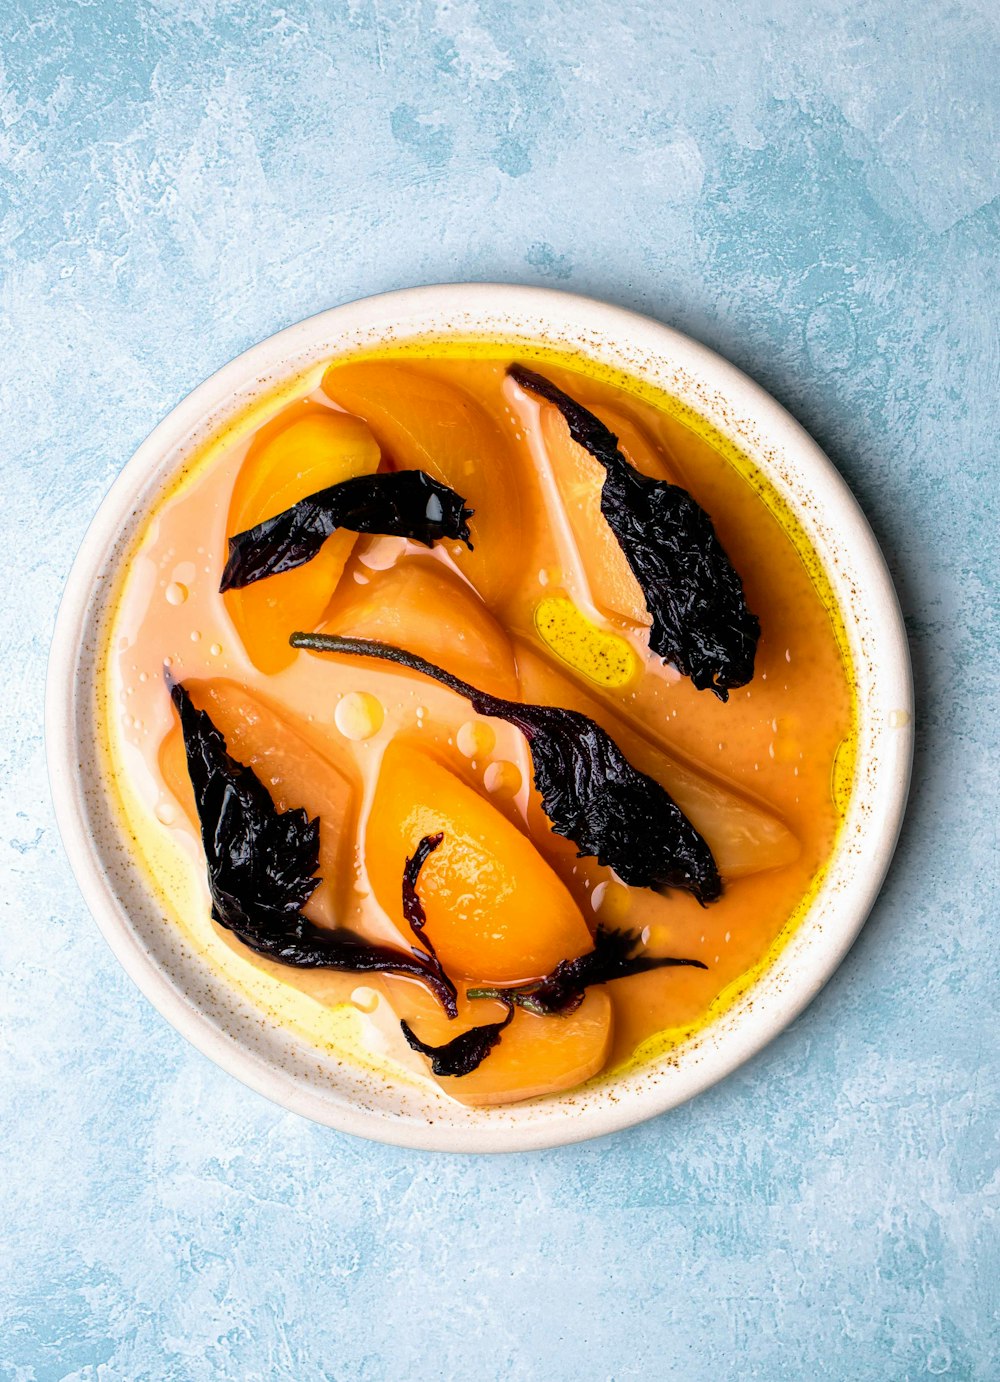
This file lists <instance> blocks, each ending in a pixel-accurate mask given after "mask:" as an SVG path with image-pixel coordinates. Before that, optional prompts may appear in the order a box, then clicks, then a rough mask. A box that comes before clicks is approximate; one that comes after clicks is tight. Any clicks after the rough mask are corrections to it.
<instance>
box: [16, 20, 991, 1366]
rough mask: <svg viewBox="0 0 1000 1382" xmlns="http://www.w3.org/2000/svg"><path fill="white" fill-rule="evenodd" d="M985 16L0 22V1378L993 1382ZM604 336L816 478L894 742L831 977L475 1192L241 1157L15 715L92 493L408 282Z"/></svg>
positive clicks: (497, 1166) (334, 1158)
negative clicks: (851, 531)
mask: <svg viewBox="0 0 1000 1382" xmlns="http://www.w3.org/2000/svg"><path fill="white" fill-rule="evenodd" d="M996 13H997V12H996V10H995V8H994V6H993V5H991V4H988V3H986V0H981V2H979V0H977V2H973V3H970V2H969V0H967V2H966V3H964V4H947V3H943V0H915V3H912V2H910V0H905V2H904V0H890V2H889V3H886V2H885V0H874V3H843V0H751V2H750V3H749V4H748V5H746V4H744V5H736V4H732V3H725V2H724V0H715V2H714V3H704V4H690V3H678V0H666V3H655V2H651V3H643V4H632V5H628V4H626V5H624V6H623V5H621V4H615V3H607V0H595V2H594V3H590V4H586V5H583V4H580V5H571V4H567V3H552V0H547V3H542V2H540V0H539V2H536V3H526V2H525V0H513V3H511V0H482V2H481V3H477V0H438V3H436V4H435V3H433V0H426V2H425V3H412V4H411V3H403V4H401V3H395V2H394V0H346V3H341V2H338V3H333V4H326V5H320V4H292V5H290V6H289V7H288V8H278V7H277V6H272V5H269V4H259V5H253V4H246V3H232V2H231V0H150V3H144V4H141V5H138V6H135V5H132V4H117V3H113V0H97V2H96V3H93V2H92V3H89V4H87V3H78V2H77V0H7V3H6V5H5V6H4V9H3V17H2V19H0V30H2V38H3V43H2V59H0V220H2V235H0V256H2V259H0V272H2V309H3V312H2V321H0V332H2V336H0V340H2V346H0V351H2V359H0V400H2V410H0V416H2V418H3V451H4V502H3V504H2V506H0V521H2V523H3V527H4V531H5V534H6V536H5V538H4V541H5V550H6V555H7V567H8V572H9V575H8V579H7V582H6V591H5V595H4V599H3V601H2V605H3V609H2V618H3V621H4V634H3V639H4V641H3V651H4V667H5V676H4V691H3V696H2V706H0V715H2V726H0V753H2V764H3V773H2V776H3V781H4V797H3V804H2V818H0V819H2V825H0V854H2V857H3V860H4V865H5V869H6V870H7V874H8V881H7V882H6V883H5V884H4V887H3V890H2V899H3V905H4V908H5V921H4V923H3V928H2V930H0V946H2V959H3V970H4V971H5V977H4V981H3V982H4V991H3V992H4V996H3V1036H2V1040H3V1067H2V1076H0V1079H2V1123H0V1126H2V1128H3V1134H2V1137H3V1143H4V1144H5V1145H4V1150H3V1156H4V1159H5V1162H6V1165H5V1168H4V1170H3V1173H2V1177H0V1184H2V1192H0V1193H2V1197H3V1201H2V1209H0V1227H2V1244H0V1255H2V1259H3V1267H2V1269H0V1375H2V1377H3V1378H5V1379H18V1382H29V1379H35V1380H37V1382H41V1380H42V1379H57V1378H76V1379H100V1380H101V1382H109V1380H110V1379H127V1380H128V1382H132V1380H133V1379H135V1380H136V1382H138V1380H139V1379H155V1380H157V1382H158V1380H159V1379H178V1382H201V1379H215V1378H233V1379H240V1380H241V1382H242V1380H243V1379H258V1378H259V1379H272V1378H279V1379H290V1380H291V1382H314V1380H315V1379H322V1378H336V1379H349V1380H351V1382H355V1380H356V1382H383V1379H393V1380H395V1379H405V1382H422V1379H437V1378H444V1379H467V1378H469V1379H471V1378H477V1379H480V1378H481V1379H504V1382H506V1380H507V1379H511V1380H513V1379H517V1380H518V1382H521V1379H539V1380H544V1382H579V1380H580V1379H585V1380H587V1382H589V1379H616V1380H622V1379H628V1378H642V1379H656V1380H657V1382H659V1379H681V1382H719V1379H730V1378H732V1379H744V1378H751V1377H753V1378H764V1379H771V1378H791V1379H798V1378H812V1377H820V1378H831V1379H837V1380H838V1382H839V1380H840V1379H873V1382H883V1379H897V1378H899V1379H902V1378H906V1379H910V1378H922V1377H924V1376H925V1375H932V1376H942V1375H943V1376H947V1377H949V1378H954V1379H958V1378H976V1379H996V1378H997V1377H1000V1365H998V1363H997V1362H996V1351H997V1324H998V1298H997V1282H998V1273H1000V1264H998V1255H997V1217H996V1216H997V1196H996V1191H997V1186H998V1171H997V1127H998V1111H1000V1110H998V1103H997V1074H998V1059H997V1055H998V1052H997V1042H996V1014H995V1004H996V1001H997V996H998V995H997V972H998V968H1000V956H998V943H997V935H996V915H995V914H996V900H995V899H996V885H997V845H996V817H995V814H992V813H991V811H990V809H989V805H988V803H989V802H990V799H991V796H992V798H993V801H994V803H995V772H996V766H997V757H996V748H997V735H996V726H997V722H998V712H1000V706H998V703H997V672H996V664H997V657H998V653H1000V646H998V636H997V627H996V624H995V622H993V598H992V597H993V595H995V590H993V591H991V582H992V580H993V574H994V573H993V569H992V568H991V560H993V559H995V557H996V555H997V536H996V532H997V505H996V498H997V485H996V437H997V432H998V422H1000V418H998V408H997V394H998V345H997V335H996V319H995V308H996V303H997V291H996V284H997V269H998V260H997V249H998V236H997V229H998V202H997V200H996V196H997V192H998V182H1000V164H998V158H997V148H998V101H997V91H996V85H995V84H996V79H997V71H998V64H1000V53H998V27H997V17H996ZM466 278H468V279H477V278H478V279H505V280H511V281H524V282H539V283H547V284H554V285H557V286H564V287H566V288H572V289H577V290H579V291H582V292H585V293H592V294H595V295H597V296H599V297H605V298H608V299H611V300H613V301H616V302H620V303H624V304H626V305H628V306H632V307H637V308H639V309H641V310H644V311H648V312H650V313H652V314H654V315H656V316H658V317H661V318H662V319H664V320H666V321H669V322H671V323H673V324H675V325H677V326H679V327H681V328H682V329H684V330H687V331H689V332H691V333H692V334H693V335H695V336H696V337H698V338H699V339H701V340H703V341H705V342H707V343H708V344H710V345H712V346H714V347H716V348H717V349H718V350H720V351H722V352H723V353H724V354H726V355H728V356H729V357H730V358H731V359H733V360H734V361H736V363H738V364H739V365H741V366H743V367H744V368H745V369H747V370H748V371H749V372H750V373H751V374H753V375H755V376H756V377H757V378H758V379H759V380H760V381H761V382H762V383H764V384H765V385H766V386H767V387H768V388H770V389H771V390H772V391H773V392H774V393H775V394H776V396H777V397H778V398H779V399H781V400H782V401H783V402H784V403H786V404H787V405H788V406H789V407H790V408H791V409H792V411H793V412H794V413H795V414H796V415H797V416H798V417H799V418H800V419H801V420H802V421H803V422H804V423H805V424H806V426H807V427H809V428H810V429H811V430H812V432H813V433H814V434H815V435H816V436H817V437H818V438H819V440H820V441H821V442H822V443H823V444H824V445H825V446H826V448H827V449H828V450H829V452H830V453H831V455H832V456H833V457H834V459H835V460H836V462H837V463H838V464H839V466H840V467H841V469H842V470H843V472H844V474H845V475H846V476H847V478H848V479H849V480H850V482H851V484H852V485H853V486H854V488H855V490H856V492H857V493H858V495H859V496H860V498H861V500H862V502H863V503H864V505H865V507H866V509H867V511H868V513H869V514H870V516H871V518H872V521H873V523H874V526H875V528H876V530H877V532H878V535H879V537H880V539H881V541H882V543H883V545H884V547H885V550H886V553H887V555H888V558H889V561H890V564H891V566H892V569H893V572H894V575H895V577H896V580H897V582H898V586H899V590H900V595H901V599H902V603H903V607H904V610H905V613H906V616H907V622H908V627H909V629H910V633H911V635H912V641H913V652H914V658H915V664H916V674H917V685H918V697H919V710H920V727H919V739H918V752H917V760H916V774H915V787H914V793H913V800H912V805H911V809H910V814H909V817H908V821H907V825H906V829H905V833H904V837H903V841H902V844H901V848H900V851H899V854H898V856H897V860H896V863H895V866H894V868H893V871H892V874H891V877H890V880H889V883H888V885H887V887H886V889H885V892H884V894H883V896H882V899H881V901H880V902H879V905H878V907H877V909H876V912H875V914H874V916H873V918H872V920H871V922H870V923H869V925H868V927H867V928H866V930H865V932H864V934H863V936H862V938H861V940H860V941H859V943H858V945H857V946H856V947H855V949H854V951H853V953H852V955H851V956H850V958H849V960H848V961H847V963H846V964H845V965H844V967H843V969H842V970H841V971H840V973H839V974H838V975H837V976H836V978H835V979H834V981H833V982H832V983H831V984H830V985H829V987H828V988H827V990H826V991H825V992H824V993H823V995H822V996H821V997H820V998H819V1000H818V1001H817V1002H816V1003H814V1004H813V1006H812V1007H811V1009H810V1010H809V1011H808V1012H807V1013H806V1014H805V1015H804V1016H803V1017H802V1019H801V1020H800V1021H798V1022H797V1023H796V1024H795V1026H794V1027H793V1028H792V1029H791V1030H790V1031H788V1032H787V1033H786V1034H785V1035H784V1036H783V1037H782V1038H781V1039H780V1040H778V1041H776V1042H775V1043H774V1045H773V1046H772V1047H771V1048H770V1049H769V1050H768V1051H767V1052H765V1053H764V1054H763V1055H762V1056H761V1057H759V1058H758V1059H757V1060H755V1061H754V1062H753V1063H752V1064H751V1065H750V1066H749V1067H747V1068H746V1069H744V1070H743V1071H742V1072H741V1073H739V1074H738V1075H737V1076H735V1077H734V1078H732V1079H730V1080H729V1081H727V1082H726V1083H725V1084H724V1085H722V1086H721V1087H718V1088H716V1089H714V1090H713V1091H712V1092H710V1093H709V1094H707V1095H704V1096H703V1097H702V1098H700V1099H698V1100H697V1101H696V1102H695V1103H693V1104H691V1105H690V1106H688V1107H686V1108H684V1109H681V1110H680V1111H678V1112H676V1113H673V1114H671V1115H668V1116H667V1117H664V1118H661V1119H660V1120H658V1121H656V1122H654V1123H652V1124H649V1125H647V1126H645V1127H642V1128H638V1129H636V1130H634V1131H633V1132H631V1133H628V1134H625V1135H622V1136H618V1137H615V1138H613V1139H609V1140H607V1141H604V1142H601V1143H595V1144H591V1145H589V1146H586V1147H582V1148H575V1149H573V1148H571V1149H565V1150H561V1151H555V1152H550V1153H545V1154H537V1155H524V1156H516V1157H510V1158H508V1159H504V1160H488V1159H485V1160H475V1159H472V1158H467V1157H447V1156H430V1155H419V1154H416V1153H410V1152H406V1151H397V1150H392V1149H386V1148H380V1147H377V1146H369V1145H366V1144H363V1143H360V1142H355V1141H352V1140H350V1139H347V1138H344V1137H338V1136H336V1135H334V1134H332V1133H330V1132H326V1131H324V1130H322V1129H319V1128H316V1127H313V1126H310V1125H309V1124H307V1123H305V1122H302V1121H300V1120H299V1119H297V1118H295V1117H292V1116H290V1115H288V1114H285V1113H283V1112H281V1111H280V1110H279V1109H277V1108H274V1107H272V1106H270V1105H269V1104H267V1103H266V1102H264V1100H262V1099H260V1098H258V1097H257V1096H255V1095H253V1094H250V1093H248V1092H247V1091H246V1090H244V1089H243V1088H241V1087H240V1086H239V1085H238V1084H237V1083H236V1082H235V1081H233V1080H232V1079H230V1078H229V1077H228V1076H226V1075H224V1074H222V1073H221V1072H220V1071H218V1070H216V1069H215V1068H214V1067H213V1066H211V1065H210V1064H209V1063H208V1062H207V1061H205V1060H204V1059H203V1058H202V1057H201V1056H199V1055H197V1054H196V1053H195V1052H194V1051H193V1050H191V1049H190V1048H189V1047H188V1046H186V1045H185V1044H184V1042H183V1041H182V1040H181V1039H180V1038H179V1037H178V1036H176V1035H175V1034H174V1033H173V1031H172V1030H170V1029H169V1028H168V1027H167V1026H166V1025H165V1024H164V1023H163V1022H162V1021H161V1020H160V1019H159V1018H158V1017H157V1016H156V1014H155V1013H154V1012H153V1011H152V1010H151V1009H150V1008H149V1007H148V1005H147V1004H146V1003H145V1001H144V1000H143V999H142V998H140V996H139V994H138V993H137V992H136V991H135V990H134V989H133V987H132V986H131V984H130V983H129V981H128V980H127V979H126V978H125V977H124V975H123V974H122V973H120V972H119V970H118V968H117V966H116V964H115V962H114V961H113V959H112V957H111V955H110V953H109V952H108V950H107V949H106V947H105V946H104V943H103V942H102V941H101V939H100V938H99V936H98V934H97V931H96V929H95V927H94V926H93V924H92V922H91V921H90V919H89V917H88V916H87V914H86V912H85V909H84V907H83V905H82V903H81V901H80V899H79V896H78V894H77V891H76V888H75V886H74V884H73V881H72V879H71V877H70V874H69V870H68V867H67V865H66V862H65V860H64V859H63V856H62V853H61V851H60V846H59V842H58V840H57V838H56V835H55V831H54V828H53V824H52V817H51V812H50V807H49V803H48V799H47V793H46V788H45V783H44V768H43V750H42V739H41V728H40V719H41V714H40V702H41V693H42V680H43V672H44V664H45V655H46V647H47V641H48V637H49V632H50V628H51V622H52V618H53V612H54V608H55V605H56V602H57V599H58V595H59V592H60V587H61V583H62V581H63V579H64V577H65V574H66V572H67V570H68V567H69V564H70V561H71V559H72V557H73V554H74V552H75V550H76V548H77V545H78V543H79V541H80V539H81V537H82V535H83V532H84V529H85V526H86V524H87V521H88V519H89V517H90V515H91V514H92V512H93V511H94V509H95V508H96V506H97V504H98V502H99V501H100V498H101V496H102V495H103V493H104V492H105V490H106V488H107V486H108V484H109V483H110V481H111V479H112V477H113V476H114V474H115V473H116V471H117V470H118V469H119V467H120V466H121V465H122V464H123V462H124V461H125V460H126V458H127V457H128V456H129V454H130V453H131V451H132V450H133V448H134V447H135V446H136V445H137V443H138V442H139V441H140V440H141V439H142V437H143V436H144V435H145V434H146V432H147V431H149V429H150V428H151V426H152V425H153V424H154V422H156V420H157V419H159V418H160V416H161V415H162V414H163V413H164V412H166V411H167V410H168V409H169V408H170V407H171V406H172V405H173V404H174V403H175V402H176V400H177V399H179V398H180V397H181V396H182V395H183V394H184V393H185V392H186V391H187V390H188V389H190V388H191V387H192V386H193V385H194V384H196V383H197V382H198V381H199V380H200V379H202V378H203V377H204V376H205V375H206V374H208V373H209V372H210V371H211V370H213V369H214V368H215V367H216V366H218V365H219V364H221V363H223V362H224V361H225V360H227V359H229V358H230V357H231V356H232V355H233V354H235V353H236V352H237V351H239V350H242V349H243V348H244V347H245V346H247V345H249V344H251V343H252V342H254V341H256V340H257V339H259V338H260V337H262V336H265V335H267V334H269V333H270V332H272V331H274V330H275V329H276V328H278V327H280V326H283V325H285V324H287V323H289V322H291V321H294V320H296V319H297V318H299V317H301V316H304V315H307V314H308V313H311V312H313V311H315V310H317V309H318V308H320V307H323V306H327V305H330V304H333V303H336V302H341V301H344V300H346V299H349V298H353V297H356V296H359V295H362V294H366V293H371V292H375V291H379V290H382V289H387V288H392V287H396V286H402V285H407V284H416V283H424V282H435V281H440V280H447V279H466Z"/></svg>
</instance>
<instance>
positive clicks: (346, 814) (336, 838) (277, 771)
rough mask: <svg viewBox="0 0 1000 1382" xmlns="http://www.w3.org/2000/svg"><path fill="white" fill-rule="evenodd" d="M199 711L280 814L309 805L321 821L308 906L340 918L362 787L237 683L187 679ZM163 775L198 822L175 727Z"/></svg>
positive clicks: (166, 745)
mask: <svg viewBox="0 0 1000 1382" xmlns="http://www.w3.org/2000/svg"><path fill="white" fill-rule="evenodd" d="M184 685H185V688H186V689H187V691H188V692H189V694H190V696H191V699H192V701H193V702H194V704H195V705H196V706H197V708H198V709H199V710H204V711H206V712H207V714H208V716H209V718H210V719H211V721H212V723H213V724H214V725H215V727H216V729H218V730H219V732H220V734H221V735H222V736H223V738H224V739H225V741H226V748H227V749H228V751H229V753H230V754H231V755H232V757H233V758H235V759H236V760H237V762H239V763H242V764H244V765H245V766H246V767H248V768H252V769H253V770H254V772H255V773H256V774H257V776H258V777H259V778H260V780H261V781H262V782H263V784H264V786H265V787H266V788H267V790H268V791H269V792H270V793H271V796H272V797H273V798H274V802H275V805H276V806H277V807H278V809H279V810H280V811H288V810H291V809H293V808H295V807H304V808H305V810H306V811H308V812H309V815H310V817H316V816H318V817H319V818H320V822H321V824H320V833H319V876H320V878H321V879H322V880H323V882H322V884H321V885H320V887H319V888H317V890H316V892H315V893H314V894H313V896H312V898H310V900H309V903H308V904H307V908H306V910H307V911H308V912H309V914H310V916H312V917H313V918H314V919H315V920H316V921H329V922H331V923H332V922H333V921H334V920H335V919H336V915H337V906H336V903H337V902H338V901H339V900H340V898H341V895H342V893H343V891H344V890H345V886H346V884H347V882H348V881H349V880H351V879H353V872H354V871H353V863H352V853H353V846H354V816H355V792H354V787H353V785H352V782H351V779H350V778H349V777H348V776H347V775H346V773H345V772H343V771H342V770H341V768H340V767H338V765H337V764H336V763H334V762H333V761H332V760H331V759H330V758H329V757H328V756H327V755H326V754H324V753H321V752H320V751H319V750H318V749H317V748H315V747H314V746H313V745H312V744H311V743H310V742H309V741H308V740H307V738H306V737H305V735H304V734H303V733H302V732H301V731H300V730H299V729H298V728H297V727H296V726H295V725H294V724H293V723H292V721H291V720H289V719H286V717H285V716H284V715H281V714H279V713H278V712H277V711H276V710H272V708H271V707H270V706H269V705H268V704H267V703H266V701H263V700H259V699H258V698H257V697H255V696H253V695H251V694H250V693H249V692H248V691H247V690H246V689H245V688H244V687H242V686H239V685H237V683H236V682H233V681H226V680H221V679H220V680H218V681H215V680H212V681H186V682H185V683H184ZM159 764H160V773H161V775H162V777H163V780H164V782H165V783H166V785H167V787H168V788H169V789H170V791H171V792H172V793H173V795H174V796H175V797H176V798H177V801H178V802H179V804H180V805H181V806H182V807H183V809H184V812H185V814H186V815H187V816H188V818H189V819H190V821H191V822H192V824H193V825H195V826H197V825H198V811H197V808H196V806H195V801H194V792H193V791H192V788H191V779H190V777H189V776H188V769H187V756H186V754H185V751H184V736H183V735H182V734H181V728H180V725H179V724H178V725H175V726H174V728H173V729H172V730H171V731H170V733H169V734H168V735H167V737H166V738H165V739H164V741H163V743H162V744H161V746H160V755H159Z"/></svg>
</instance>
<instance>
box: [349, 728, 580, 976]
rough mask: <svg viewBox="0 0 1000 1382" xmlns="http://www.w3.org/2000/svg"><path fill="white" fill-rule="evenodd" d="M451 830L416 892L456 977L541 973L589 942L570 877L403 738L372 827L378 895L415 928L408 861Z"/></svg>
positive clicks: (368, 843) (392, 748)
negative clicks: (430, 839) (405, 886)
mask: <svg viewBox="0 0 1000 1382" xmlns="http://www.w3.org/2000/svg"><path fill="white" fill-rule="evenodd" d="M439 832H442V833H443V834H444V840H443V841H442V843H441V846H440V847H439V848H438V849H436V850H435V851H434V853H433V854H432V855H431V856H430V858H429V859H428V860H427V862H426V863H425V864H424V866H423V869H422V870H421V872H420V878H419V882H418V885H417V891H418V893H419V895H420V899H421V902H422V903H423V906H424V910H425V912H426V914H427V924H426V934H427V935H428V936H429V937H430V939H431V941H432V942H433V944H434V947H435V949H436V950H437V953H438V955H439V957H440V959H441V963H442V964H443V965H444V967H445V969H446V970H447V972H448V973H449V974H450V975H451V976H452V978H455V979H457V978H460V977H462V976H464V977H466V978H473V977H474V978H475V979H476V980H478V981H481V982H484V983H496V984H504V983H517V982H520V981H522V980H529V979H538V978H541V977H542V976H543V975H544V974H548V973H549V971H550V970H552V969H554V968H555V966H556V965H557V964H558V963H559V961H560V960H565V959H573V958H575V957H576V956H577V955H581V954H583V952H584V951H586V950H589V949H590V944H591V940H590V932H589V931H588V929H587V925H586V922H585V921H584V920H583V917H582V916H581V915H580V911H579V908H578V907H577V905H576V903H575V902H574V901H573V898H572V897H571V895H570V893H569V891H568V890H567V888H566V887H565V885H564V884H563V883H562V882H561V881H560V880H559V878H558V877H557V876H556V874H555V873H554V872H553V870H552V869H551V867H550V866H549V865H548V864H547V863H546V861H545V860H544V859H543V858H542V856H541V855H540V854H539V852H538V850H537V849H536V848H535V846H534V845H533V844H532V843H531V841H530V840H529V839H528V838H527V837H526V836H525V835H523V834H522V833H521V832H520V830H518V829H517V827H516V826H514V825H512V824H511V822H510V821H509V820H508V819H507V818H506V817H505V816H503V815H501V813H500V812H499V811H498V810H497V808H496V807H495V806H493V805H492V803H491V802H489V801H487V800H486V799H485V798H484V797H481V796H480V795H479V793H478V792H476V791H474V790H473V788H472V787H470V786H469V785H468V784H467V783H466V782H465V781H463V779H462V778H460V777H459V776H458V775H457V774H456V773H453V772H452V771H451V770H450V769H449V768H446V767H445V766H444V765H443V764H442V763H440V762H438V761H437V759H435V758H431V757H430V756H429V755H428V754H426V753H423V752H421V751H420V750H418V749H416V748H414V747H412V746H410V745H408V744H405V743H401V742H399V741H396V742H394V743H392V744H390V745H389V747H388V749H387V750H386V753H385V757H384V759H383V761H382V768H381V771H380V773H379V779H378V785H377V787H376V790H375V798H374V801H373V803H372V808H371V813H370V815H369V817H368V825H367V829H366V835H365V861H366V866H367V869H368V876H369V879H370V881H371V885H372V888H373V890H374V893H375V896H376V898H377V899H378V901H379V903H380V905H381V906H382V907H383V908H384V910H385V911H386V913H387V914H388V915H389V916H390V917H391V918H392V920H393V921H395V922H396V923H397V925H398V926H399V928H400V931H401V932H403V933H404V934H408V933H407V931H406V924H405V922H404V920H403V912H402V897H401V888H402V878H403V868H404V866H405V863H406V860H407V859H408V858H409V857H410V856H411V855H412V854H413V853H414V851H415V849H416V847H417V845H418V844H419V842H420V840H421V839H422V838H423V837H424V836H425V835H436V834H438V833H439Z"/></svg>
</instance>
